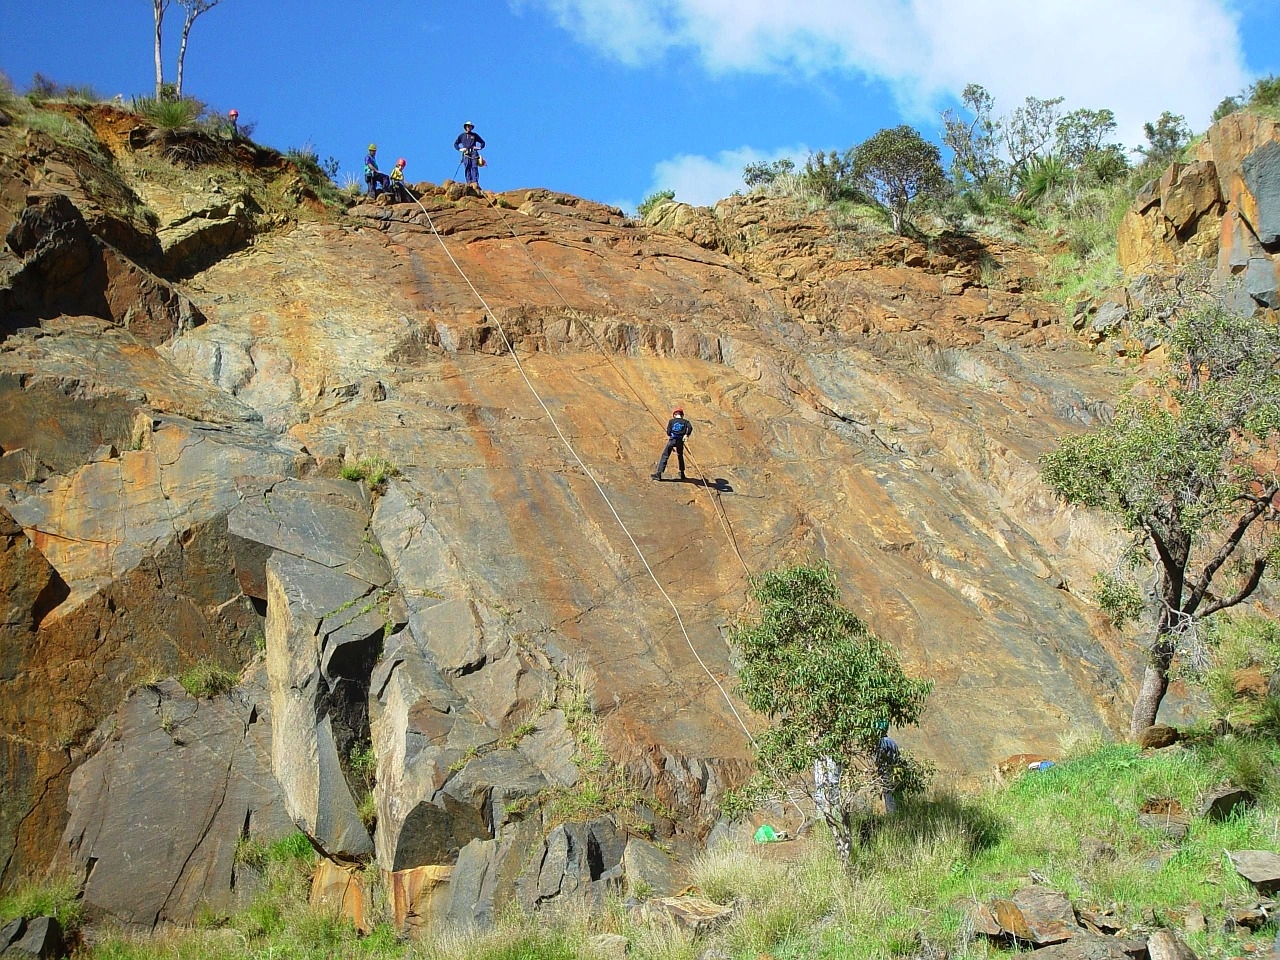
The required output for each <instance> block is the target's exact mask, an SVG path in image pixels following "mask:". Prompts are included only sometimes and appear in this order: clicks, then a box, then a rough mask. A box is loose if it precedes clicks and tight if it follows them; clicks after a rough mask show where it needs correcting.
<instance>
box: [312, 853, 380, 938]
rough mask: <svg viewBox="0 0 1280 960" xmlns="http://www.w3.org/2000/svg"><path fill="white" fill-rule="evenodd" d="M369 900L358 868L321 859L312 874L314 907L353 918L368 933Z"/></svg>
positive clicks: (332, 914)
mask: <svg viewBox="0 0 1280 960" xmlns="http://www.w3.org/2000/svg"><path fill="white" fill-rule="evenodd" d="M368 899H369V897H368V891H367V889H366V886H365V883H364V880H363V879H362V878H361V877H360V875H359V874H358V873H357V872H356V870H354V869H352V868H351V867H350V866H344V865H343V864H340V863H335V862H334V861H332V860H329V859H327V858H326V859H323V860H321V861H320V865H319V866H317V867H316V872H315V873H314V874H313V875H312V877H311V906H313V907H316V908H318V909H320V910H322V911H324V912H326V913H328V914H330V915H331V916H335V917H340V918H343V919H346V920H350V921H351V925H352V926H353V927H355V928H356V930H357V931H359V932H360V933H362V934H364V933H368V932H369V929H370V926H369V919H368Z"/></svg>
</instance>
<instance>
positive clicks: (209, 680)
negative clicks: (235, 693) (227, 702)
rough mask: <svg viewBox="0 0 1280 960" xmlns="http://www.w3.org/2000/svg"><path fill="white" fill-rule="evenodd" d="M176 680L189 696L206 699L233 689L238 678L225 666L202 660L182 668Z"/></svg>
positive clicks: (238, 680)
mask: <svg viewBox="0 0 1280 960" xmlns="http://www.w3.org/2000/svg"><path fill="white" fill-rule="evenodd" d="M178 682H179V683H180V684H182V689H184V690H186V691H187V693H189V694H191V696H193V697H197V698H205V699H207V698H211V697H216V696H217V695H218V694H220V693H226V692H227V691H229V690H231V689H233V688H234V687H235V685H236V684H237V683H239V682H240V678H239V677H238V676H237V675H236V674H235V673H233V672H232V671H230V670H228V669H226V668H225V667H220V666H218V665H217V664H216V663H212V662H210V661H208V660H202V661H200V662H199V663H197V664H193V665H192V666H191V667H188V668H187V669H186V670H184V671H183V672H182V673H181V674H180V675H179V677H178Z"/></svg>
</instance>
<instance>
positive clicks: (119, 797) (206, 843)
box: [54, 676, 295, 930]
mask: <svg viewBox="0 0 1280 960" xmlns="http://www.w3.org/2000/svg"><path fill="white" fill-rule="evenodd" d="M96 739H97V742H98V743H99V744H100V746H99V749H98V750H97V752H95V753H94V754H93V756H91V757H90V758H89V760H87V761H86V762H85V763H84V764H83V765H82V766H81V767H79V769H77V770H76V772H75V773H74V774H73V775H72V777H71V789H70V798H69V800H68V808H69V813H70V816H69V820H68V823H67V828H66V832H65V833H64V835H63V840H62V844H61V846H60V848H59V851H58V853H57V856H56V858H55V861H54V869H55V870H59V871H63V872H67V873H71V874H74V875H75V876H81V877H86V878H87V879H86V880H85V883H84V890H83V899H84V903H85V906H86V907H87V908H89V910H91V911H92V912H93V913H95V914H98V915H105V916H108V917H111V918H112V919H114V920H115V921H117V922H119V923H121V924H124V925H126V926H130V927H135V928H139V927H140V928H142V929H147V930H149V929H151V928H153V927H154V926H156V925H157V924H159V923H177V924H184V923H191V922H193V921H194V920H195V918H196V917H197V916H198V915H199V913H200V911H201V910H204V909H210V908H211V909H213V910H218V911H230V910H231V909H234V908H235V907H236V906H237V904H238V903H239V900H238V896H239V892H238V891H239V890H241V889H242V888H243V887H244V886H245V883H244V882H243V881H244V880H245V875H244V871H245V868H244V867H243V866H242V865H241V864H240V863H238V862H237V858H236V845H237V842H238V841H239V840H240V839H241V838H242V837H251V838H254V839H258V840H261V841H264V842H269V841H271V840H275V839H277V838H279V837H283V836H286V835H288V834H289V833H291V832H293V830H294V829H295V828H294V826H293V823H292V822H291V821H290V819H289V817H288V816H287V815H286V812H285V806H284V797H283V795H282V792H281V790H280V788H279V786H278V785H277V784H276V781H275V778H274V777H273V776H272V774H271V760H270V743H271V712H270V705H269V700H268V698H267V694H266V690H265V689H264V687H263V679H262V678H261V676H257V677H254V678H251V679H250V680H249V681H248V682H247V683H246V684H245V685H244V686H241V687H238V688H237V689H236V690H234V691H232V692H231V693H230V694H222V695H219V696H215V697H213V698H211V699H201V700H197V699H196V698H194V697H192V696H190V695H189V694H188V693H187V692H186V691H185V690H183V688H182V687H181V686H180V685H179V684H178V683H177V682H176V681H174V680H166V681H163V682H161V683H158V684H156V685H155V686H151V687H142V688H139V689H138V690H136V691H134V693H133V694H132V695H131V696H130V697H129V699H128V700H126V701H125V703H124V705H123V706H122V707H121V708H120V710H119V711H118V712H117V714H116V715H115V716H114V717H113V718H112V719H111V720H110V721H109V722H108V723H107V724H106V725H105V726H104V727H103V729H102V730H100V731H99V733H98V734H97V737H96ZM237 880H239V881H241V882H237Z"/></svg>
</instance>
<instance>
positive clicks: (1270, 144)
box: [1119, 111, 1280, 310]
mask: <svg viewBox="0 0 1280 960" xmlns="http://www.w3.org/2000/svg"><path fill="white" fill-rule="evenodd" d="M1119 242H1120V247H1119V258H1120V265H1121V266H1122V267H1123V268H1124V271H1125V273H1126V275H1128V276H1134V275H1136V274H1139V273H1143V272H1151V271H1152V270H1158V269H1159V268H1160V267H1169V266H1175V265H1183V264H1190V263H1195V262H1198V261H1209V262H1211V263H1212V264H1213V266H1214V269H1215V272H1216V274H1217V276H1218V277H1220V278H1223V279H1227V278H1234V279H1236V280H1237V281H1238V283H1239V285H1240V292H1241V297H1242V298H1244V300H1247V301H1251V302H1250V303H1248V304H1247V305H1248V306H1250V307H1257V308H1261V309H1271V310H1276V309H1280V121H1278V120H1272V119H1269V118H1267V117H1264V116H1259V115H1257V114H1254V113H1249V112H1247V111H1242V112H1239V113H1233V114H1231V115H1230V116H1228V117H1225V118H1224V119H1223V120H1221V121H1219V122H1218V123H1215V124H1214V125H1213V126H1212V127H1210V128H1209V131H1208V133H1206V134H1205V137H1204V139H1203V140H1202V141H1200V143H1199V144H1198V145H1197V147H1196V160H1195V161H1194V162H1192V163H1186V164H1184V163H1174V164H1172V165H1170V166H1169V168H1168V169H1167V170H1166V171H1165V173H1164V175H1163V176H1162V177H1161V178H1160V180H1159V181H1157V182H1153V183H1151V184H1149V185H1148V187H1147V188H1146V189H1145V190H1143V192H1142V193H1141V194H1140V195H1139V197H1138V200H1137V202H1136V203H1135V204H1134V205H1133V207H1132V208H1131V209H1130V210H1129V212H1128V213H1127V214H1125V218H1124V220H1123V222H1122V223H1121V225H1120V235H1119ZM1242 305H1244V304H1243V302H1242Z"/></svg>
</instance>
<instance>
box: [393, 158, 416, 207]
mask: <svg viewBox="0 0 1280 960" xmlns="http://www.w3.org/2000/svg"><path fill="white" fill-rule="evenodd" d="M405 163H406V161H405V159H404V157H401V158H400V159H399V160H397V161H396V165H395V166H394V167H392V168H391V191H390V192H391V201H392V203H413V196H412V195H411V194H410V193H409V188H408V187H406V186H405V185H404V167H405Z"/></svg>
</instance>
